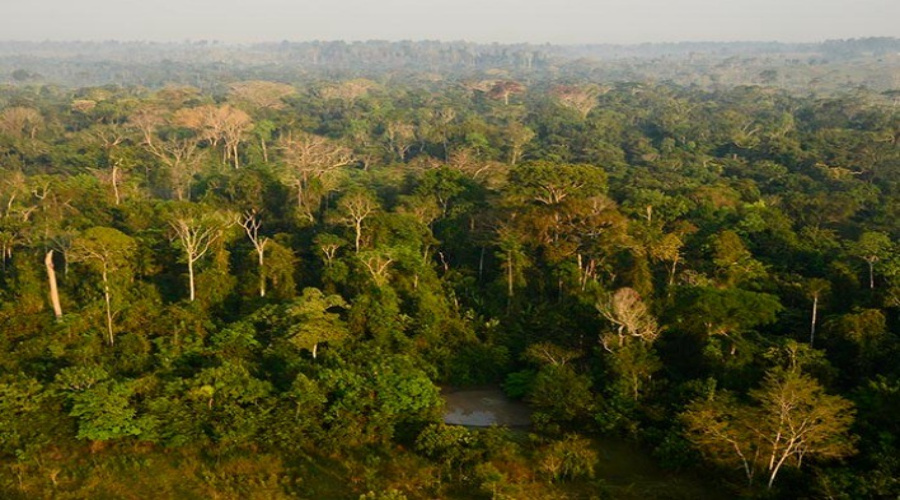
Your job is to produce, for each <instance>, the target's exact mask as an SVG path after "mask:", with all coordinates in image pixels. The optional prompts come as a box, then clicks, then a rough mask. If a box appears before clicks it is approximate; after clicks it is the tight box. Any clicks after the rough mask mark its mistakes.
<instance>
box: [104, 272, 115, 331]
mask: <svg viewBox="0 0 900 500" xmlns="http://www.w3.org/2000/svg"><path fill="white" fill-rule="evenodd" d="M103 298H104V299H106V331H107V332H108V333H109V345H110V346H112V345H113V343H114V340H113V324H112V300H111V299H110V296H109V281H108V277H107V273H106V266H104V267H103Z"/></svg>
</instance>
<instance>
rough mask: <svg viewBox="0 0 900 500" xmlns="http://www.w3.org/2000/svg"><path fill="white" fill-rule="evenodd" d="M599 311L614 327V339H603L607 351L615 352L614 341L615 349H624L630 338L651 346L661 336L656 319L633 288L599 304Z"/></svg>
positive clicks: (605, 337) (626, 289)
mask: <svg viewBox="0 0 900 500" xmlns="http://www.w3.org/2000/svg"><path fill="white" fill-rule="evenodd" d="M597 309H598V310H599V311H600V313H601V314H602V315H603V317H604V318H606V319H607V320H608V321H609V322H610V323H612V324H613V326H614V332H613V333H614V335H613V336H612V338H610V337H608V336H604V337H603V338H602V339H601V343H602V344H603V347H604V349H606V350H607V351H610V352H612V351H613V349H614V344H613V342H614V341H615V342H616V343H615V347H623V346H624V345H625V342H626V339H628V338H634V339H639V340H641V341H642V342H644V343H648V344H649V343H652V342H653V341H654V340H656V337H657V336H658V335H659V330H660V328H659V326H658V325H657V323H656V319H654V318H653V316H651V315H650V311H649V310H648V309H647V304H645V303H644V301H643V300H642V299H641V296H640V294H638V293H637V292H636V291H635V290H633V289H631V288H627V287H626V288H620V289H618V290H616V292H615V293H613V294H612V296H611V297H610V298H609V300H607V301H605V302H601V303H600V304H598V305H597Z"/></svg>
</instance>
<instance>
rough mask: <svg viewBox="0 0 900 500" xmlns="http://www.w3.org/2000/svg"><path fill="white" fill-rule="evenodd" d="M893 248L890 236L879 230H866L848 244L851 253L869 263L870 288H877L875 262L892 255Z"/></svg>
mask: <svg viewBox="0 0 900 500" xmlns="http://www.w3.org/2000/svg"><path fill="white" fill-rule="evenodd" d="M892 248H893V243H892V242H891V238H890V236H888V235H886V234H884V233H880V232H877V231H865V232H863V233H862V234H861V235H860V236H859V239H858V240H856V241H855V242H851V243H850V244H849V245H848V250H849V251H850V255H852V256H854V257H858V258H860V259H862V260H864V261H866V264H868V265H869V289H871V290H874V289H875V263H876V262H878V261H879V260H882V259H884V258H886V257H887V256H889V255H891V252H892Z"/></svg>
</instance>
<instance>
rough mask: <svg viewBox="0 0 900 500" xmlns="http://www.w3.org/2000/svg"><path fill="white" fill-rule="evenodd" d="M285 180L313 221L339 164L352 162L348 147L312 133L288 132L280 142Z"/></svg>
mask: <svg viewBox="0 0 900 500" xmlns="http://www.w3.org/2000/svg"><path fill="white" fill-rule="evenodd" d="M280 149H281V151H282V154H283V157H284V163H285V177H286V180H287V181H288V182H289V183H290V184H292V185H293V186H294V188H295V189H296V190H297V208H298V209H299V210H300V213H301V214H303V215H305V216H306V218H308V219H309V220H310V222H313V221H315V211H316V210H317V209H318V206H319V201H321V198H322V196H323V195H324V194H325V193H327V192H328V191H330V189H331V184H332V183H333V182H334V181H335V180H336V178H337V174H338V172H339V169H340V168H341V167H344V166H347V165H350V164H352V163H353V161H354V159H353V154H352V152H351V151H350V149H348V148H346V147H344V146H342V145H340V144H337V143H335V142H334V141H332V140H330V139H328V138H326V137H322V136H318V135H313V134H307V133H299V134H291V135H288V136H287V137H284V138H282V140H281V142H280Z"/></svg>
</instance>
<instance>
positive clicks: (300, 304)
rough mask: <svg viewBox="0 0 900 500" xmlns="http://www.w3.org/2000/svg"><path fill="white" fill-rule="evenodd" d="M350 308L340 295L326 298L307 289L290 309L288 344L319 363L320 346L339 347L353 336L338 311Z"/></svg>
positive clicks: (317, 290)
mask: <svg viewBox="0 0 900 500" xmlns="http://www.w3.org/2000/svg"><path fill="white" fill-rule="evenodd" d="M348 307H349V306H348V305H347V303H346V302H345V301H344V299H343V298H342V297H341V296H340V295H325V294H324V293H322V291H321V290H319V289H318V288H304V289H303V293H302V294H301V295H300V297H298V298H296V299H294V300H293V302H291V303H290V304H289V305H288V306H287V309H286V312H287V314H288V317H289V318H290V321H291V325H290V326H289V327H288V341H289V342H290V343H291V344H293V345H294V346H296V347H298V348H300V349H304V350H308V351H309V352H310V354H312V357H313V359H316V356H317V353H318V350H319V344H321V343H326V342H327V343H330V344H336V343H338V342H341V341H342V340H344V339H345V338H347V337H348V336H349V335H350V332H349V330H348V329H347V325H346V324H345V323H344V321H343V320H342V319H341V317H340V315H339V314H338V313H336V312H333V311H334V310H336V309H347V308H348Z"/></svg>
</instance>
